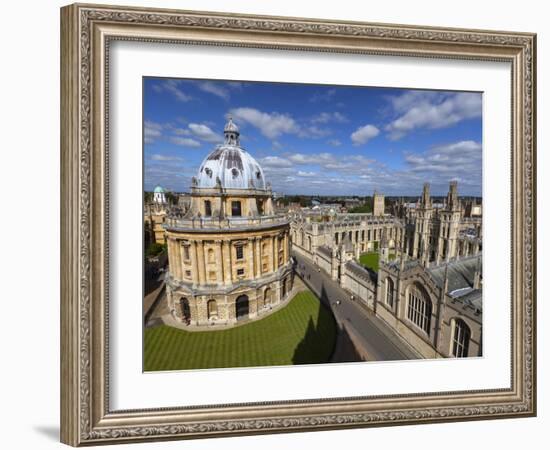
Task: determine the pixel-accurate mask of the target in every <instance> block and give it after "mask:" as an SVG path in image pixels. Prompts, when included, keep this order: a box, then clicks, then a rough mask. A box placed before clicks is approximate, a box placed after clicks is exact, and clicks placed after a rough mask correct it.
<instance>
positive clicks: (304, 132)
mask: <svg viewBox="0 0 550 450" xmlns="http://www.w3.org/2000/svg"><path fill="white" fill-rule="evenodd" d="M331 133H332V131H331V130H330V129H328V128H324V127H318V126H317V125H309V126H305V127H303V128H300V131H299V132H298V136H300V137H302V138H313V139H319V138H322V137H326V136H328V135H330V134H331Z"/></svg>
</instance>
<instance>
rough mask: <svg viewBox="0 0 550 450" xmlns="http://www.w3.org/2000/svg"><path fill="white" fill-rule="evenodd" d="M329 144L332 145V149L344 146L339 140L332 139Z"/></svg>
mask: <svg viewBox="0 0 550 450" xmlns="http://www.w3.org/2000/svg"><path fill="white" fill-rule="evenodd" d="M327 144H328V145H331V146H332V147H340V146H341V145H342V142H341V141H339V140H338V139H330V140H329V141H327Z"/></svg>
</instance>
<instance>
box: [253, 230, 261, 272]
mask: <svg viewBox="0 0 550 450" xmlns="http://www.w3.org/2000/svg"><path fill="white" fill-rule="evenodd" d="M255 242H256V244H255V245H256V278H260V277H261V276H262V254H261V245H262V238H261V237H257V238H256V240H255Z"/></svg>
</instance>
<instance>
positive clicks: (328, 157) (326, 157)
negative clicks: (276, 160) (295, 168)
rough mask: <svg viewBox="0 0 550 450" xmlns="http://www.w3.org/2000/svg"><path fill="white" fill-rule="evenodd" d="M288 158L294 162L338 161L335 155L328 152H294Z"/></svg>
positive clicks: (317, 162)
mask: <svg viewBox="0 0 550 450" xmlns="http://www.w3.org/2000/svg"><path fill="white" fill-rule="evenodd" d="M288 159H289V160H290V161H292V162H293V163H294V164H321V163H329V162H334V161H336V160H335V158H334V156H333V155H332V154H330V153H327V152H324V153H319V154H309V155H307V154H304V153H294V154H291V155H289V156H288Z"/></svg>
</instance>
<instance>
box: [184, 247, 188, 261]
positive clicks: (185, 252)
mask: <svg viewBox="0 0 550 450" xmlns="http://www.w3.org/2000/svg"><path fill="white" fill-rule="evenodd" d="M183 259H185V260H188V259H189V245H184V246H183Z"/></svg>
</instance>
